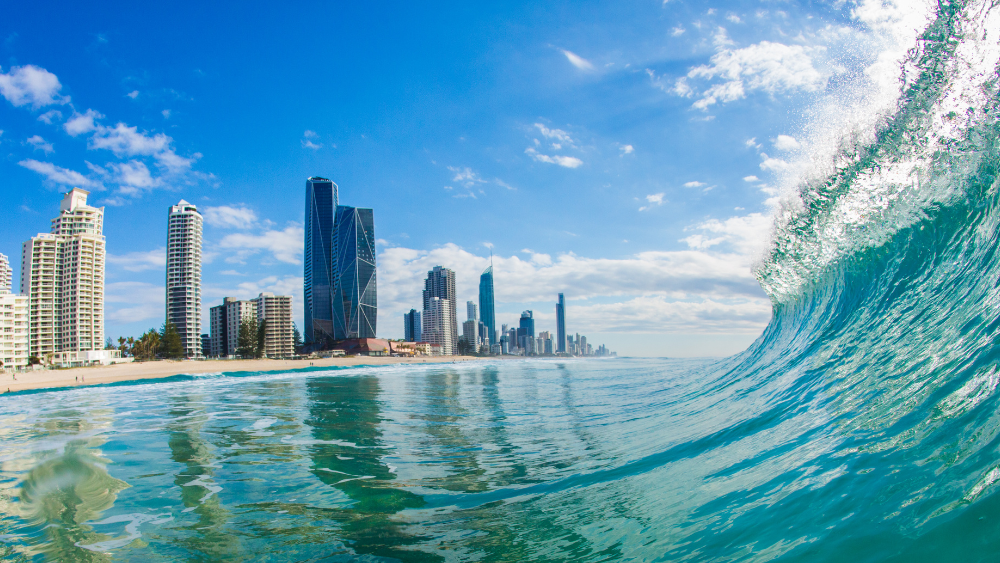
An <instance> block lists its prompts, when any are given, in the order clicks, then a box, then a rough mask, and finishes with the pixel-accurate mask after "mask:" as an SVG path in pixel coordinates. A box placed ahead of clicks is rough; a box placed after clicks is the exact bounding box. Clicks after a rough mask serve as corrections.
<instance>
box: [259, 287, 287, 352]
mask: <svg viewBox="0 0 1000 563" xmlns="http://www.w3.org/2000/svg"><path fill="white" fill-rule="evenodd" d="M252 302H253V303H254V308H255V309H256V313H257V326H260V324H261V323H266V324H264V351H263V352H264V357H265V358H288V357H291V356H294V355H295V344H294V342H293V338H292V298H291V297H289V296H287V295H275V294H273V293H267V292H265V293H261V294H260V295H258V296H257V297H256V298H254V299H253V300H252Z"/></svg>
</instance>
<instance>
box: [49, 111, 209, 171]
mask: <svg viewBox="0 0 1000 563" xmlns="http://www.w3.org/2000/svg"><path fill="white" fill-rule="evenodd" d="M71 121H72V120H71ZM69 123H70V122H67V126H68V125H69ZM95 127H96V131H95V132H94V135H93V136H92V137H91V138H90V148H91V149H107V150H110V151H111V152H113V153H114V154H115V155H116V156H118V157H123V156H151V157H153V159H154V160H155V161H156V163H157V164H158V165H159V166H161V167H163V168H165V169H166V170H167V171H168V172H170V173H172V174H183V173H185V172H187V171H188V170H189V169H190V168H191V166H192V165H193V164H194V161H195V160H197V159H198V158H199V157H200V156H201V155H200V154H197V153H196V154H195V155H194V157H193V158H185V157H182V156H179V155H178V154H177V153H175V152H174V150H173V149H172V148H171V147H170V144H171V143H172V142H173V139H171V138H170V137H169V136H167V135H165V134H163V133H157V134H155V135H147V134H146V133H140V132H139V130H138V128H137V127H129V126H128V125H126V124H124V123H118V124H117V125H115V126H114V127H105V126H103V125H96V126H95Z"/></svg>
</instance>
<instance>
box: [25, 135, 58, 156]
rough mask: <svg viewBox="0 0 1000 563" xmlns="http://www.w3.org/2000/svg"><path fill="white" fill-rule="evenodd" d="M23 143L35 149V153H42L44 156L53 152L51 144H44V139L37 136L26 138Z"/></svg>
mask: <svg viewBox="0 0 1000 563" xmlns="http://www.w3.org/2000/svg"><path fill="white" fill-rule="evenodd" d="M25 143H28V144H29V145H31V146H33V147H35V150H36V151H42V152H44V153H45V154H49V153H51V152H55V149H54V148H52V143H46V142H45V139H43V138H42V137H41V136H39V135H32V136H31V137H28V139H27V140H26V141H25Z"/></svg>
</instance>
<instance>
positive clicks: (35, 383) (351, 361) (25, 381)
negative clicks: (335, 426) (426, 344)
mask: <svg viewBox="0 0 1000 563" xmlns="http://www.w3.org/2000/svg"><path fill="white" fill-rule="evenodd" d="M478 359H481V358H476V357H473V356H418V357H415V358H396V357H377V356H372V357H367V356H355V357H350V358H326V359H312V360H204V361H193V360H189V361H170V360H162V361H154V362H133V363H129V364H117V365H113V366H94V367H84V368H71V369H50V370H40V371H34V372H27V373H19V374H17V375H16V376H15V375H11V374H9V373H4V374H2V375H0V393H7V392H11V393H13V392H16V391H25V390H28V389H45V388H50V387H76V386H82V385H100V384H102V383H114V382H116V381H133V380H138V379H159V378H163V377H170V376H172V375H178V374H182V373H187V374H195V373H220V372H222V373H225V372H233V371H287V370H292V369H302V368H307V367H326V366H331V367H349V366H361V365H365V366H382V365H391V364H430V363H454V362H468V361H474V360H478ZM15 377H16V379H15Z"/></svg>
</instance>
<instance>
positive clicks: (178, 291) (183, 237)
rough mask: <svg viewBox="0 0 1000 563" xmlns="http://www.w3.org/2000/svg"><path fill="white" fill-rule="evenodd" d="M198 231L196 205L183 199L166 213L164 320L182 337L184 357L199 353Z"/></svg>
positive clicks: (199, 273)
mask: <svg viewBox="0 0 1000 563" xmlns="http://www.w3.org/2000/svg"><path fill="white" fill-rule="evenodd" d="M201 235H202V218H201V213H198V208H197V207H196V206H195V205H193V204H191V203H188V202H186V201H184V200H183V199H182V200H181V201H180V203H178V204H177V205H174V206H171V207H170V211H169V213H168V214H167V317H166V318H167V320H168V321H169V322H170V323H171V324H173V325H174V327H175V328H176V329H177V333H178V334H179V335H180V337H181V346H182V347H183V348H184V357H186V358H200V357H201V356H202V353H201Z"/></svg>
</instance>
